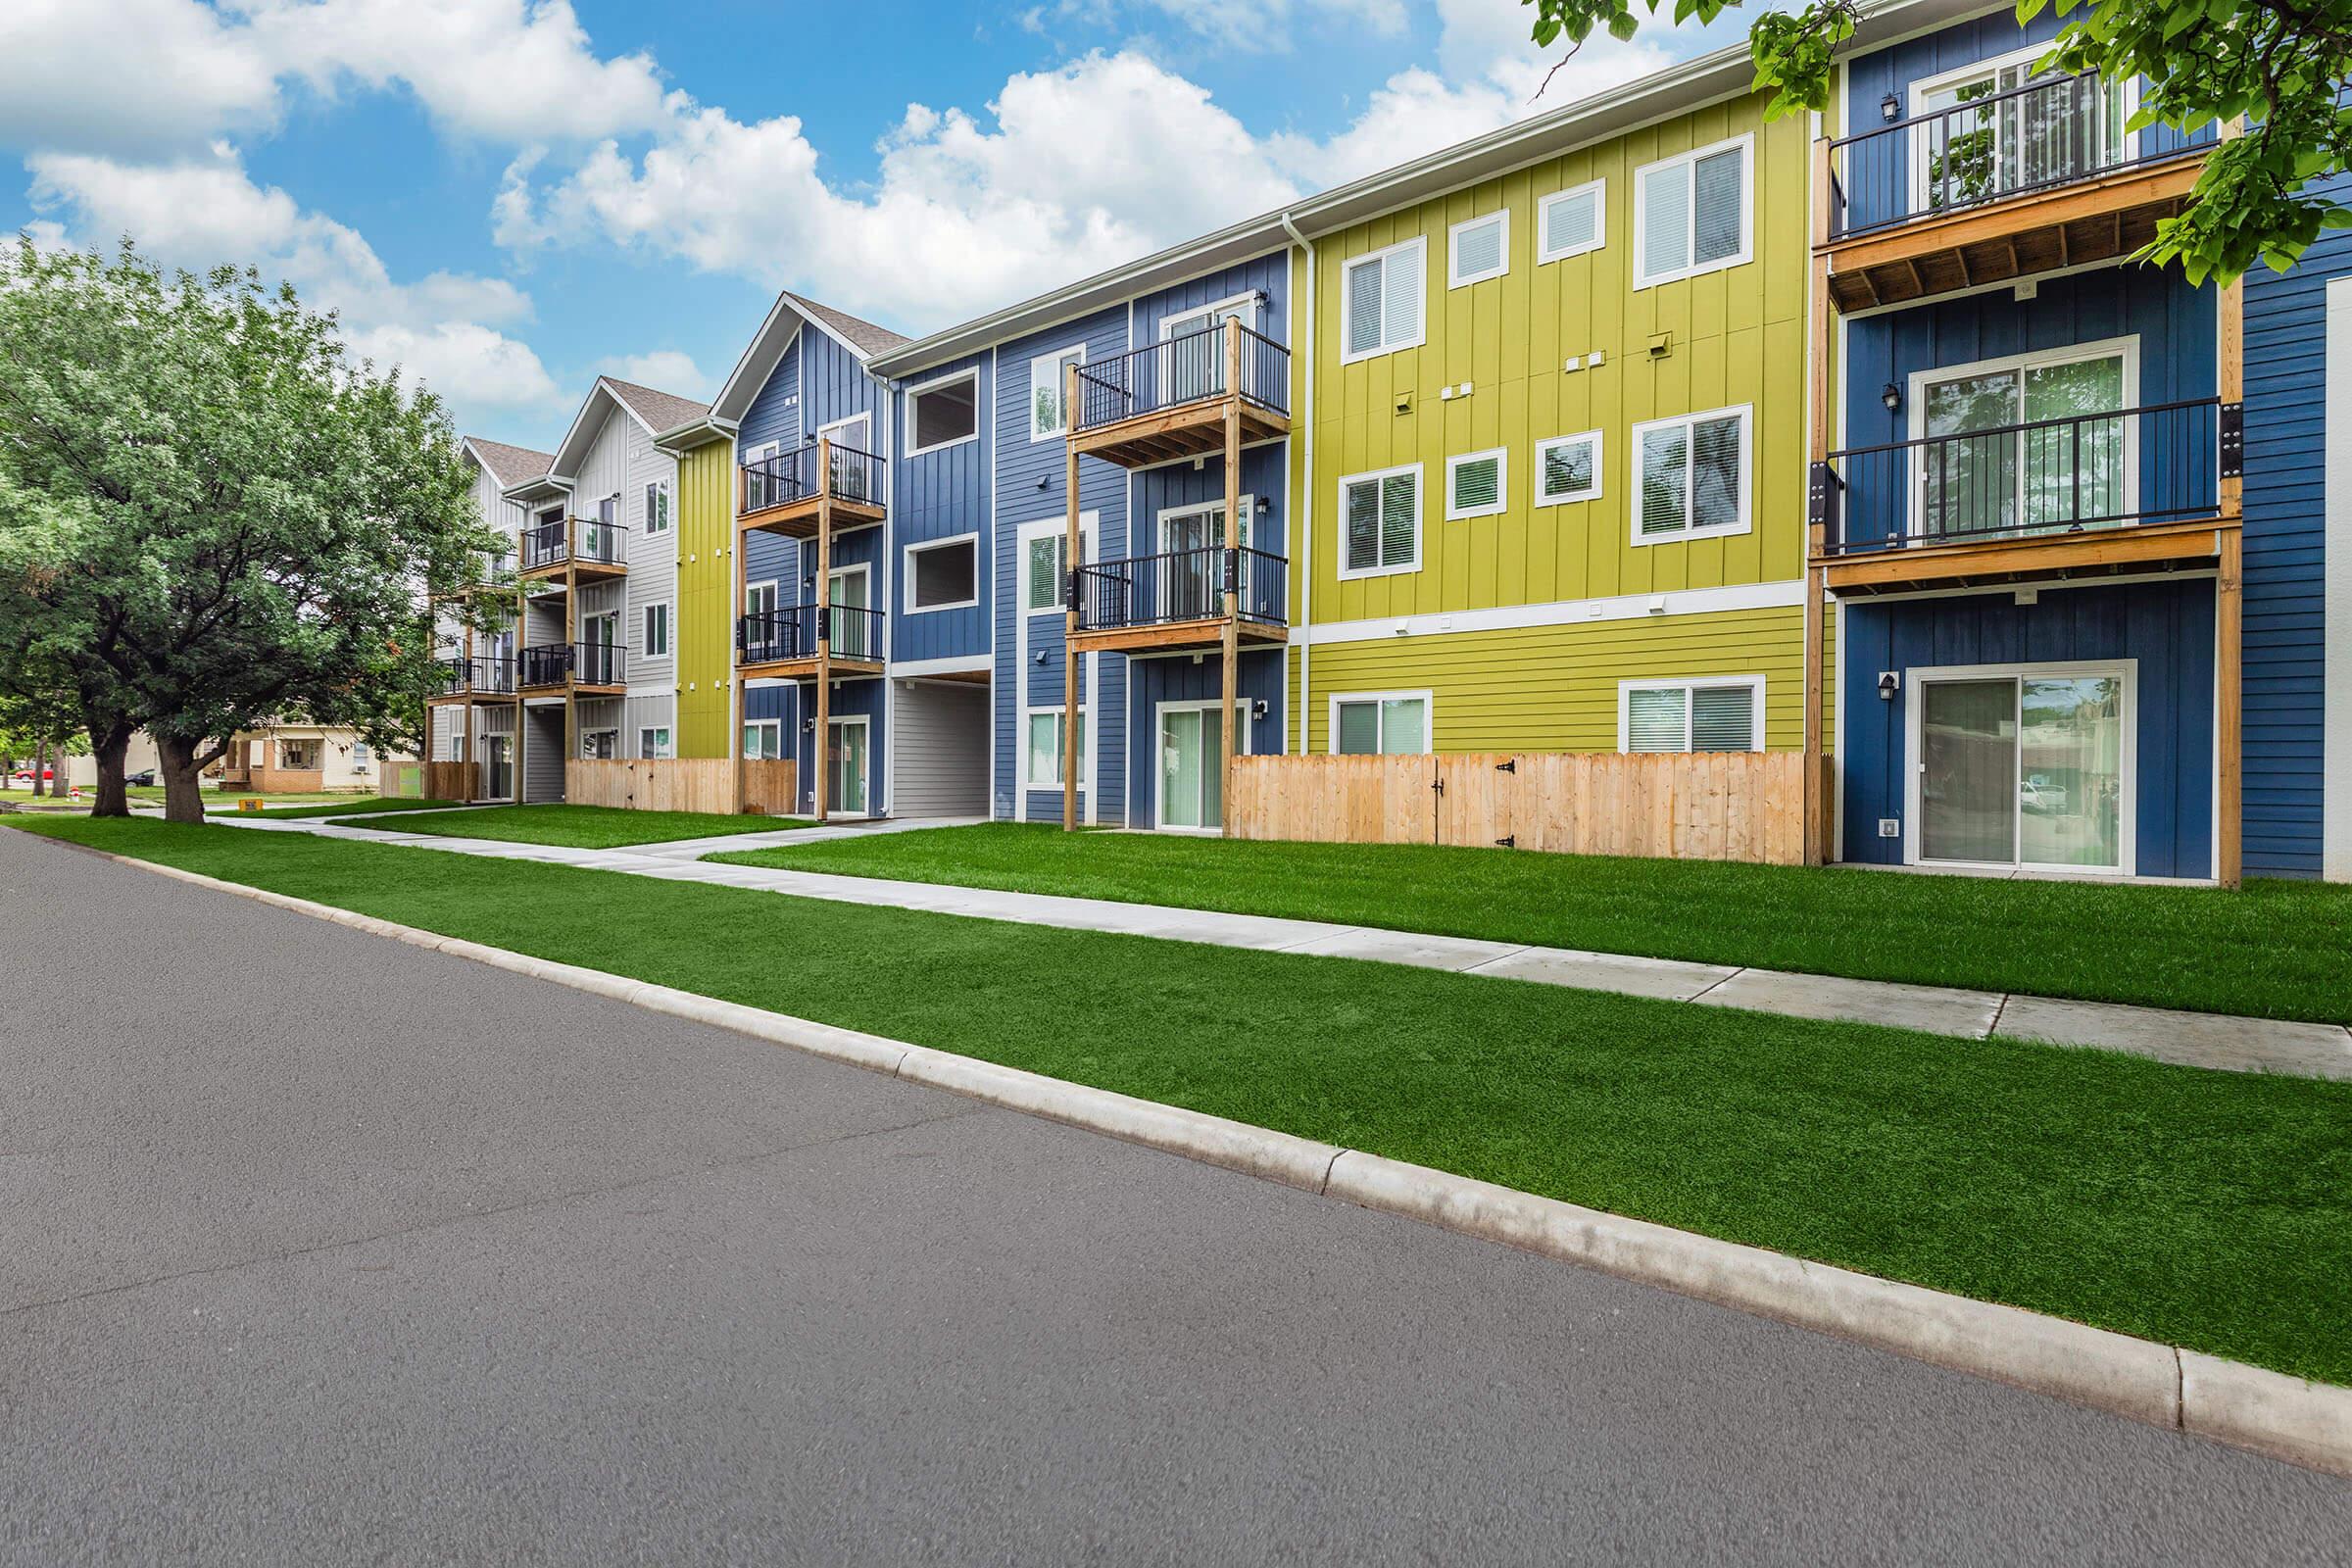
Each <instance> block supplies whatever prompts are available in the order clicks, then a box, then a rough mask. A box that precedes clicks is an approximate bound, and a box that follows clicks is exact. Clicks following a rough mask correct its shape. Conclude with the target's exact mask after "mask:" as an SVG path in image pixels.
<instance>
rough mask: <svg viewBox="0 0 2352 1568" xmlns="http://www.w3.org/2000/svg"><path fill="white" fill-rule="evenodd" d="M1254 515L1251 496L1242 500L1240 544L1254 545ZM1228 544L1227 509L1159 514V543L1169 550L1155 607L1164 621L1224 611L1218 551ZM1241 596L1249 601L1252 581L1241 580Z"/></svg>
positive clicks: (1245, 570) (1246, 561)
mask: <svg viewBox="0 0 2352 1568" xmlns="http://www.w3.org/2000/svg"><path fill="white" fill-rule="evenodd" d="M1255 520H1256V519H1255V516H1254V514H1253V512H1252V509H1251V508H1250V502H1249V500H1248V498H1246V497H1245V498H1244V499H1243V501H1242V526H1241V541H1242V548H1243V549H1245V550H1247V549H1249V547H1250V532H1251V527H1250V525H1251V523H1253V522H1254V521H1255ZM1224 546H1225V509H1224V508H1223V507H1222V506H1215V507H1203V508H1201V509H1200V510H1198V511H1194V512H1179V513H1176V514H1174V515H1170V516H1167V517H1163V518H1162V519H1160V525H1159V548H1160V549H1161V550H1162V551H1163V552H1165V554H1166V555H1167V558H1168V560H1167V564H1166V569H1165V570H1164V571H1162V572H1161V573H1160V588H1159V594H1160V604H1159V605H1158V607H1157V609H1158V612H1159V618H1160V619H1162V620H1202V619H1206V618H1207V617H1209V616H1211V615H1221V614H1223V613H1225V577H1224V572H1223V569H1222V567H1221V565H1220V563H1221V561H1222V557H1220V556H1219V555H1218V554H1217V552H1218V551H1220V550H1222V549H1223V548H1224ZM1249 560H1250V558H1249V557H1248V556H1246V555H1245V556H1244V557H1243V558H1242V562H1243V575H1244V578H1245V579H1246V578H1247V575H1248V571H1249ZM1242 587H1243V588H1244V590H1245V591H1244V593H1243V596H1242V597H1243V600H1244V602H1245V603H1247V602H1248V599H1249V594H1248V592H1247V589H1248V583H1247V581H1246V580H1245V581H1244V582H1243V583H1242Z"/></svg>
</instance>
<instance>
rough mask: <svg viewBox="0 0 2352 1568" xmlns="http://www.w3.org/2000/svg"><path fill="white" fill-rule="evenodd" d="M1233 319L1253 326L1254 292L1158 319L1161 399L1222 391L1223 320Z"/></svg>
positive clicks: (1189, 399)
mask: <svg viewBox="0 0 2352 1568" xmlns="http://www.w3.org/2000/svg"><path fill="white" fill-rule="evenodd" d="M1228 320H1235V321H1239V322H1241V323H1242V325H1243V326H1245V327H1248V328H1249V329H1250V330H1251V331H1255V330H1256V329H1257V295H1256V293H1255V292H1251V293H1248V294H1236V295H1234V296H1233V297H1232V298H1230V299H1222V300H1219V301H1217V302H1216V303H1215V304H1214V305H1203V306H1201V307H1200V308H1199V309H1197V310H1190V311H1185V312H1183V313H1181V314H1180V315H1175V316H1163V317H1161V318H1160V319H1159V354H1158V360H1159V366H1158V369H1157V372H1156V373H1157V375H1158V377H1159V385H1160V395H1161V400H1162V401H1163V402H1165V403H1168V404H1177V403H1190V402H1193V401H1194V400H1196V399H1199V398H1206V397H1216V396H1218V395H1220V394H1222V393H1223V392H1224V390H1225V333H1224V331H1223V327H1224V323H1225V322H1226V321H1228Z"/></svg>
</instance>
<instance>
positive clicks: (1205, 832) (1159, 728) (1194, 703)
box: [1152, 697, 1256, 838]
mask: <svg viewBox="0 0 2352 1568" xmlns="http://www.w3.org/2000/svg"><path fill="white" fill-rule="evenodd" d="M1224 706H1225V699H1224V698H1222V697H1202V698H1191V697H1188V698H1185V699H1183V700H1181V701H1177V702H1166V703H1153V704H1152V831H1153V832H1154V833H1181V834H1183V835H1185V836H1187V837H1196V836H1198V837H1201V838H1218V837H1221V836H1223V834H1224V832H1225V824H1224V823H1223V822H1219V823H1218V824H1217V825H1216V826H1215V827H1170V826H1168V812H1167V807H1166V803H1165V802H1164V801H1163V800H1162V799H1161V787H1162V786H1163V785H1165V784H1166V783H1167V779H1168V764H1167V755H1166V754H1167V738H1168V726H1167V715H1168V714H1170V713H1191V712H1202V713H1213V712H1215V711H1217V710H1218V709H1220V708H1222V707H1224ZM1255 706H1256V705H1255V704H1253V703H1251V702H1250V699H1249V698H1247V697H1237V698H1235V699H1234V704H1233V736H1234V742H1235V745H1234V752H1235V755H1237V756H1241V757H1248V756H1250V726H1251V725H1253V724H1254V723H1255V722H1256V719H1255V718H1254V717H1253V716H1252V710H1253V709H1254V708H1255ZM1228 760H1230V759H1228ZM1228 776H1229V777H1230V776H1231V775H1228ZM1230 804H1231V803H1230V802H1227V801H1225V800H1224V799H1223V797H1222V796H1220V797H1219V801H1218V807H1219V809H1220V811H1221V810H1222V809H1224V808H1225V807H1226V806H1227V805H1230Z"/></svg>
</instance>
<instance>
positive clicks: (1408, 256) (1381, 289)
mask: <svg viewBox="0 0 2352 1568" xmlns="http://www.w3.org/2000/svg"><path fill="white" fill-rule="evenodd" d="M1428 261H1429V242H1428V241H1427V240H1426V239H1424V238H1422V237H1420V236H1418V235H1416V236H1414V237H1413V238H1411V239H1408V240H1406V241H1405V242H1404V243H1402V244H1401V245H1391V246H1390V247H1389V248H1388V249H1386V250H1379V251H1374V252H1373V253H1372V254H1371V255H1369V256H1358V257H1357V258H1355V260H1353V261H1351V262H1349V263H1348V264H1347V266H1345V267H1344V268H1342V269H1341V272H1340V363H1341V364H1342V365H1352V364H1354V363H1355V362H1356V361H1357V360H1368V359H1371V358H1372V357H1373V356H1374V355H1378V354H1394V353H1396V352H1397V350H1398V349H1409V348H1416V347H1418V346H1419V345H1420V344H1421V342H1422V341H1423V335H1424V334H1423V329H1422V304H1423V299H1424V295H1425V288H1426V284H1425V279H1426V278H1427V275H1428V274H1427V267H1428Z"/></svg>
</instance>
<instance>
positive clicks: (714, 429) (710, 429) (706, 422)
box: [654, 414, 739, 456]
mask: <svg viewBox="0 0 2352 1568" xmlns="http://www.w3.org/2000/svg"><path fill="white" fill-rule="evenodd" d="M738 428H739V426H738V425H737V423H736V421H735V420H733V419H722V418H720V417H718V416H716V415H714V414H706V415H704V416H703V417H701V418H699V419H689V420H687V421H686V422H685V423H684V424H681V425H678V426H676V427H674V428H672V429H668V430H663V431H662V432H661V433H660V434H658V435H656V436H655V437H654V445H655V446H658V447H660V448H661V449H662V451H664V452H667V453H670V454H671V455H672V456H675V455H676V454H678V453H680V452H686V451H691V450H692V449H693V448H695V447H701V446H709V445H710V444H711V442H713V441H725V440H728V439H730V438H732V437H733V436H734V434H735V432H736V430H737V429H738Z"/></svg>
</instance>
